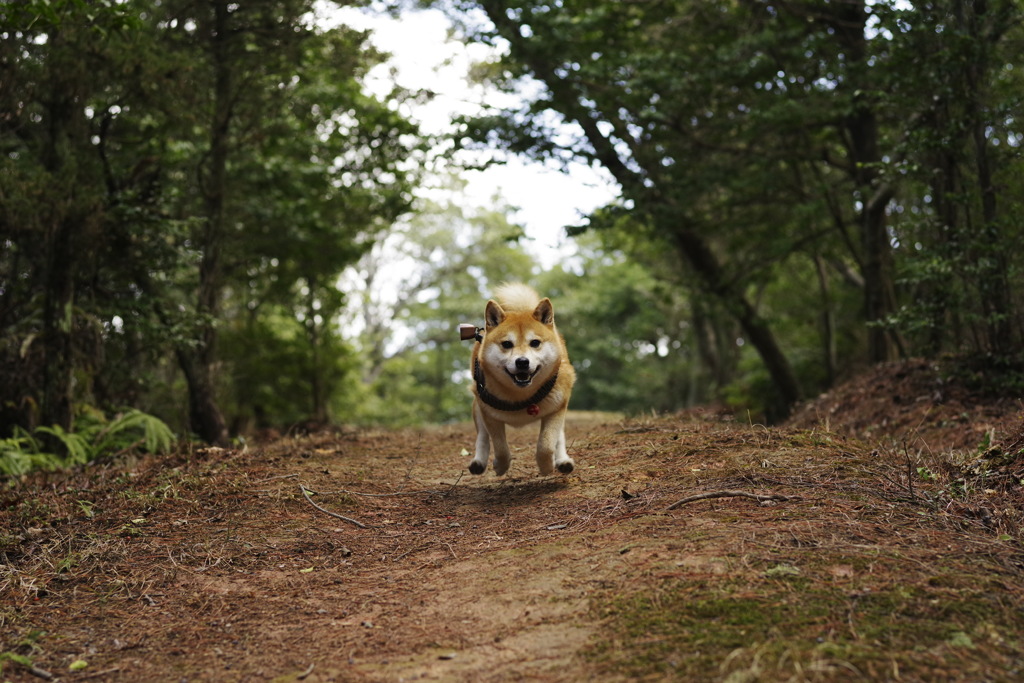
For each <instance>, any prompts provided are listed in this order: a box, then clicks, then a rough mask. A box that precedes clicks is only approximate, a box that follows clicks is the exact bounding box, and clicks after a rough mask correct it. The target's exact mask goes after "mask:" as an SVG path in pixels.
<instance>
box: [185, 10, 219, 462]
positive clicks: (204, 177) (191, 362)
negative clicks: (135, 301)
mask: <svg viewBox="0 0 1024 683" xmlns="http://www.w3.org/2000/svg"><path fill="white" fill-rule="evenodd" d="M213 12H214V16H213V23H212V26H210V27H209V30H208V35H209V36H210V41H211V54H212V57H213V69H214V92H213V119H212V121H211V125H210V156H209V162H208V164H207V167H206V169H205V173H203V171H202V170H200V176H201V177H200V185H201V187H202V188H203V193H204V199H205V210H206V221H205V224H204V227H203V232H202V235H201V247H202V261H201V263H200V265H199V292H198V296H197V299H198V300H197V305H196V312H197V313H198V318H199V333H198V337H199V339H198V342H199V343H198V344H197V346H196V347H195V349H191V350H190V349H187V348H180V349H179V350H178V361H179V363H180V364H181V369H182V372H184V373H185V379H186V380H187V382H188V396H189V420H190V422H191V427H192V431H193V432H195V433H196V434H198V435H199V437H200V438H201V439H203V440H204V441H207V442H209V443H224V442H226V441H227V436H228V432H227V425H226V423H225V420H224V416H223V414H222V413H221V411H220V408H219V407H218V405H217V400H216V396H215V394H214V390H213V372H212V366H213V360H214V358H215V348H216V342H217V329H216V321H217V314H218V312H219V308H220V306H219V301H218V300H219V297H220V293H221V280H222V273H221V270H222V264H221V250H222V247H223V242H224V196H225V192H226V185H227V159H228V151H229V135H230V128H231V114H232V111H231V89H232V74H231V65H230V54H229V50H228V48H229V41H230V32H229V27H228V24H229V19H230V17H229V9H228V3H227V2H226V1H225V0H217V1H216V2H214V3H213Z"/></svg>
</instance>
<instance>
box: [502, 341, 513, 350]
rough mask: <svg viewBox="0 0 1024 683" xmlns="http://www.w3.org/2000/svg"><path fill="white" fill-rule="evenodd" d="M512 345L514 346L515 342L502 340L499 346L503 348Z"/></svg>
mask: <svg viewBox="0 0 1024 683" xmlns="http://www.w3.org/2000/svg"><path fill="white" fill-rule="evenodd" d="M513 346H515V344H513V343H512V342H510V341H503V342H501V348H503V349H511V348H512V347H513Z"/></svg>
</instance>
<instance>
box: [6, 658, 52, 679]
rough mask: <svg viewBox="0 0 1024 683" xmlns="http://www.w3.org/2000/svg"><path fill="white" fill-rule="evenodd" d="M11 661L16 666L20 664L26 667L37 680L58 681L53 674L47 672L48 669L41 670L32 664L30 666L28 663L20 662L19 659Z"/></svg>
mask: <svg viewBox="0 0 1024 683" xmlns="http://www.w3.org/2000/svg"><path fill="white" fill-rule="evenodd" d="M10 661H12V662H14V663H15V664H20V665H21V666H23V667H25V670H26V671H28V672H29V673H30V674H32V675H33V676H35V677H36V678H42V679H43V680H44V681H53V680H56V677H55V676H54V675H53V674H52V673H50V672H49V671H47V670H46V669H40V668H39V667H37V666H33V665H32V664H29V663H27V662H21V661H18V660H17V659H12V660H10Z"/></svg>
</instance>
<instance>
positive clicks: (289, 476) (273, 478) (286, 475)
mask: <svg viewBox="0 0 1024 683" xmlns="http://www.w3.org/2000/svg"><path fill="white" fill-rule="evenodd" d="M297 476H299V475H297V474H279V475H277V476H276V477H267V478H266V479H260V480H258V481H254V482H253V483H254V484H263V483H266V482H268V481H274V480H275V479H294V478H295V477H297Z"/></svg>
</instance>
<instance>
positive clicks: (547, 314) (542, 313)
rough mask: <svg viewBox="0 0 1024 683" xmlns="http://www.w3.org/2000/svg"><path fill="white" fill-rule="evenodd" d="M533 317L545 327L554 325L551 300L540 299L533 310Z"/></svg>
mask: <svg viewBox="0 0 1024 683" xmlns="http://www.w3.org/2000/svg"><path fill="white" fill-rule="evenodd" d="M533 317H534V318H535V319H536V320H537V321H538V322H541V323H543V324H545V325H553V324H554V323H555V308H554V306H552V305H551V299H548V298H546V297H545V298H543V299H541V300H540V303H539V304H537V308H535V309H533Z"/></svg>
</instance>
